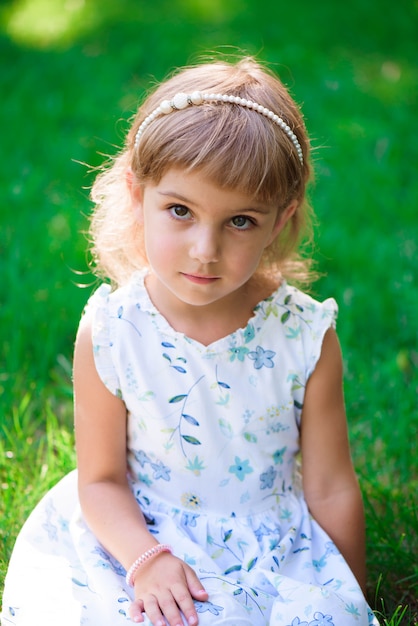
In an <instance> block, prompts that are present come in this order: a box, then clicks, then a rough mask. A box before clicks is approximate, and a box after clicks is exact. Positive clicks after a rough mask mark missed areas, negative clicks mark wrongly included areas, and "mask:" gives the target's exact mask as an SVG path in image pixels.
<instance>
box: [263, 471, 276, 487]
mask: <svg viewBox="0 0 418 626" xmlns="http://www.w3.org/2000/svg"><path fill="white" fill-rule="evenodd" d="M276 476H277V472H276V470H275V469H274V467H273V466H272V465H270V467H269V468H268V470H267V471H266V472H263V473H262V474H261V476H260V481H261V485H260V489H271V488H272V487H273V483H274V479H275V478H276Z"/></svg>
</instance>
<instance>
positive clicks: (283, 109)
mask: <svg viewBox="0 0 418 626" xmlns="http://www.w3.org/2000/svg"><path fill="white" fill-rule="evenodd" d="M197 90H198V91H202V92H203V91H205V92H214V93H221V94H227V95H233V96H239V97H241V98H245V99H247V100H252V101H253V102H257V103H258V104H261V105H262V106H264V107H266V108H268V109H271V110H272V111H274V112H275V113H276V114H277V115H279V116H280V117H281V118H283V120H284V121H285V122H286V123H287V124H288V126H289V127H290V128H291V129H292V131H293V132H294V133H295V134H296V136H297V139H298V141H299V144H300V146H301V148H302V152H303V164H301V162H300V159H299V157H298V155H297V152H296V150H295V147H294V145H293V144H292V142H291V141H290V140H289V137H288V136H287V135H286V134H285V133H284V132H283V130H282V129H281V128H279V127H278V126H277V125H276V124H273V123H272V122H271V120H269V119H267V118H265V117H264V116H262V115H260V114H259V113H257V112H255V111H252V110H249V109H247V108H244V107H242V106H239V105H236V104H229V103H228V104H226V103H212V102H210V103H204V104H202V105H200V106H190V107H188V108H186V109H183V110H179V111H175V112H173V113H171V114H169V115H162V116H160V117H157V118H156V119H154V120H153V121H152V122H151V123H150V124H148V125H147V127H146V128H145V130H144V132H143V133H142V134H141V138H140V141H139V145H138V146H137V147H136V148H135V145H134V144H135V136H136V133H137V131H138V128H139V126H140V125H141V123H142V122H143V121H144V119H145V118H146V117H147V116H148V115H149V114H150V113H151V112H152V111H153V110H154V109H155V108H156V107H157V106H158V105H159V104H160V103H161V101H163V100H165V99H168V100H171V99H172V98H173V96H174V95H175V94H176V93H179V92H185V93H192V92H194V91H197ZM309 151H310V146H309V139H308V136H307V133H306V130H305V126H304V123H303V119H302V115H301V113H300V111H299V109H298V107H297V105H296V104H295V102H294V101H293V99H292V98H291V96H290V95H289V93H288V91H287V89H286V88H285V87H284V85H283V84H282V83H281V81H280V80H279V79H278V78H277V77H276V76H275V75H273V74H272V73H271V72H270V71H269V70H267V69H265V68H263V67H262V66H261V65H260V64H259V63H258V62H256V61H255V60H254V59H252V58H248V57H246V58H244V59H241V60H240V61H239V62H237V63H229V62H220V61H217V62H213V63H204V64H201V65H197V66H192V67H188V68H186V69H183V70H181V71H179V72H177V73H175V74H174V75H173V76H172V77H171V78H169V79H168V80H167V81H165V82H163V83H161V84H160V85H159V87H157V88H156V89H155V90H154V91H153V93H151V94H150V95H149V97H148V98H147V99H146V100H145V102H144V103H143V105H142V106H141V107H140V108H139V110H138V112H137V114H136V116H135V118H134V120H133V123H132V126H131V128H130V131H129V133H128V134H127V137H126V142H125V146H124V148H123V149H122V151H121V152H120V153H119V155H118V156H117V157H116V158H115V159H114V160H112V161H111V164H110V166H109V167H106V168H104V170H103V171H102V172H101V173H100V174H99V175H98V177H97V178H96V181H95V183H94V185H93V189H92V199H93V202H94V203H95V209H94V211H93V215H92V218H91V225H90V236H91V241H92V254H93V261H94V270H95V272H96V274H98V275H99V276H101V277H107V278H110V279H111V281H112V282H113V283H115V284H116V285H121V284H123V283H125V282H126V281H127V280H128V279H129V277H130V276H131V274H132V273H133V272H134V271H136V270H138V269H140V268H142V267H144V266H146V265H147V259H146V255H145V251H144V246H143V236H142V230H141V225H140V224H139V223H138V221H137V219H136V216H135V213H134V211H133V209H132V206H131V196H130V192H129V188H128V184H127V172H128V171H129V168H130V169H131V170H132V174H133V176H134V178H135V180H136V181H138V182H139V183H140V184H147V183H158V182H159V181H160V180H161V178H162V177H163V176H164V175H165V173H166V172H167V171H168V170H169V169H171V168H173V167H176V168H183V169H185V170H187V171H192V170H195V171H199V172H202V173H203V174H204V175H205V176H208V178H209V179H210V180H211V181H212V182H213V183H214V184H216V185H219V186H220V187H222V188H225V189H234V190H237V191H240V192H242V193H245V194H248V195H250V196H253V197H254V198H255V199H257V200H259V201H262V202H269V203H274V204H277V209H278V215H279V214H280V212H281V211H283V210H284V209H285V208H286V207H287V206H289V204H290V203H291V202H292V201H294V200H296V201H297V203H298V206H297V209H296V211H295V212H294V214H293V215H292V217H291V219H290V220H289V221H288V223H287V226H286V228H285V229H284V230H283V231H282V232H281V233H280V234H279V236H278V237H277V238H276V240H275V241H274V242H273V243H272V244H271V245H270V246H269V247H268V248H267V249H266V251H265V253H264V255H263V258H262V261H261V266H260V268H259V271H263V272H279V273H280V274H281V275H282V276H283V277H285V278H286V279H289V280H292V281H293V282H296V283H298V284H303V283H307V282H308V281H309V280H310V279H311V277H312V274H311V273H310V260H309V259H308V258H303V257H302V256H301V253H300V247H301V242H302V240H307V239H308V238H309V236H310V224H311V214H310V207H309V205H308V203H307V202H306V185H307V182H308V180H309V177H310V173H311V172H310V165H309Z"/></svg>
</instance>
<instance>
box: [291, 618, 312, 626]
mask: <svg viewBox="0 0 418 626" xmlns="http://www.w3.org/2000/svg"><path fill="white" fill-rule="evenodd" d="M290 626H309V624H308V622H301V621H300V619H299V618H298V617H295V619H294V620H292V623H291V624H290Z"/></svg>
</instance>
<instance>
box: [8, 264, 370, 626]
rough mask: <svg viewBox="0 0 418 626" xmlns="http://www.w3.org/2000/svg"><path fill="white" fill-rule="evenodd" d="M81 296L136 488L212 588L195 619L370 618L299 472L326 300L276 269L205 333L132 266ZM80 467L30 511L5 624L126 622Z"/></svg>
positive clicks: (327, 313)
mask: <svg viewBox="0 0 418 626" xmlns="http://www.w3.org/2000/svg"><path fill="white" fill-rule="evenodd" d="M88 306H89V307H92V309H93V310H94V325H93V344H94V352H95V362H96V367H97V370H98V372H99V375H100V376H101V378H102V380H103V382H104V383H105V385H106V386H107V387H108V388H109V389H110V390H111V391H112V392H113V393H114V394H117V395H118V396H120V397H121V398H123V400H124V402H125V403H126V406H127V409H128V412H129V419H128V474H129V480H130V484H131V488H132V491H133V493H134V495H135V498H136V500H137V502H138V506H140V507H141V509H142V511H143V512H144V514H145V515H146V518H147V520H148V523H149V530H150V531H151V532H152V533H153V534H154V535H155V537H156V538H157V539H158V540H159V541H160V542H161V543H168V544H171V545H172V547H173V549H174V553H175V554H176V555H177V556H178V557H180V558H181V559H183V560H184V561H185V562H187V563H188V564H189V565H190V566H191V567H192V568H194V570H195V571H196V572H197V574H198V576H199V578H200V579H201V581H202V583H203V585H204V587H205V588H206V590H207V591H208V593H209V601H208V602H196V603H195V604H196V608H197V611H198V614H199V620H200V624H201V625H202V626H206V625H209V624H210V625H212V624H219V625H220V626H266V625H268V624H269V625H271V626H279V625H280V626H354V625H355V626H368V625H370V624H374V625H377V624H378V622H377V620H376V618H375V617H374V616H373V614H372V612H371V610H370V608H369V607H368V605H367V603H366V601H365V599H364V597H363V595H362V592H361V590H360V588H359V586H358V584H357V582H356V580H355V579H354V576H353V574H352V573H351V571H350V569H349V567H348V565H347V564H346V562H345V561H344V559H343V557H342V556H341V555H340V553H339V552H338V549H337V548H336V546H335V545H334V544H333V542H332V541H331V540H330V538H329V537H328V536H327V535H326V533H325V532H324V531H323V530H322V529H321V528H320V526H319V525H318V524H317V523H316V522H315V521H314V520H313V519H312V518H311V516H310V515H309V512H308V509H307V505H306V502H305V500H304V497H303V493H302V490H301V486H300V481H299V479H298V471H297V455H298V451H299V422H300V415H301V409H302V406H303V399H304V389H305V385H306V383H307V380H308V378H309V376H310V374H311V373H312V371H313V370H314V368H315V365H316V363H317V360H318V358H319V356H320V352H321V345H322V340H323V337H324V334H325V332H326V331H327V329H328V328H329V327H330V326H333V325H334V323H335V317H336V311H337V306H336V304H335V302H334V300H332V299H328V300H326V301H325V302H324V303H319V302H316V301H315V300H313V299H312V298H311V297H309V296H307V295H306V294H303V293H302V292H300V291H299V290H297V289H295V288H293V287H291V286H289V285H287V284H286V283H283V284H282V285H281V286H280V287H279V288H278V289H277V291H276V292H274V294H273V295H272V296H271V297H269V298H267V299H266V300H263V301H262V302H261V303H259V304H258V305H257V307H256V308H255V309H254V315H253V317H252V318H251V319H250V321H249V322H248V324H247V326H246V328H244V329H240V330H237V331H236V332H234V333H232V334H231V335H229V336H227V337H224V338H222V339H220V340H218V341H215V342H214V343H212V344H211V345H209V346H203V345H202V344H200V343H198V342H197V341H194V340H191V339H189V338H187V337H186V336H184V335H183V334H181V333H178V332H176V331H174V330H173V329H172V328H171V327H170V325H169V324H168V322H167V321H166V320H165V319H164V318H163V317H162V315H161V314H160V313H159V312H158V311H157V310H156V309H155V308H154V306H153V304H152V303H151V301H150V299H149V297H148V294H147V291H146V289H145V286H144V276H143V274H141V273H138V274H135V275H134V276H133V278H132V279H131V281H130V283H129V284H128V285H127V286H125V287H123V288H120V289H118V290H116V291H115V292H113V293H110V290H109V287H108V286H106V285H103V286H101V287H100V288H99V289H98V291H97V292H96V293H95V294H94V295H93V296H92V298H91V299H90V302H89V304H88ZM76 482H77V477H76V472H72V473H71V474H69V475H68V476H66V477H65V478H63V479H62V480H61V481H60V482H59V483H58V484H57V485H56V486H55V487H54V488H53V489H52V490H51V491H50V492H49V493H48V494H47V495H46V496H45V497H44V498H43V500H42V501H41V502H40V503H39V505H38V506H37V507H36V509H35V510H34V512H33V513H32V514H31V516H30V517H29V519H28V520H27V522H26V524H25V525H24V527H23V529H22V531H21V533H20V535H19V537H18V539H17V541H16V546H15V549H14V552H13V555H12V559H11V562H10V566H9V571H8V575H7V579H6V586H5V592H4V602H3V612H2V622H1V623H2V625H3V626H10V625H12V624H13V625H15V626H38V625H39V626H78V625H79V624H80V625H81V624H83V625H89V626H126V625H127V624H128V623H129V621H130V619H129V611H128V609H129V603H130V600H131V598H132V589H131V588H129V587H127V585H126V583H125V579H124V576H125V570H124V568H123V567H122V566H121V565H120V563H118V562H117V561H116V560H115V559H114V558H113V557H112V556H111V555H109V554H108V553H107V552H106V551H105V550H104V549H103V547H102V546H101V545H100V543H99V542H98V541H97V539H96V538H95V536H94V535H93V534H92V532H91V531H90V530H89V529H88V527H87V526H86V524H85V522H84V520H83V516H82V513H81V511H80V507H79V502H78V497H77V485H76ZM146 624H149V621H148V620H146Z"/></svg>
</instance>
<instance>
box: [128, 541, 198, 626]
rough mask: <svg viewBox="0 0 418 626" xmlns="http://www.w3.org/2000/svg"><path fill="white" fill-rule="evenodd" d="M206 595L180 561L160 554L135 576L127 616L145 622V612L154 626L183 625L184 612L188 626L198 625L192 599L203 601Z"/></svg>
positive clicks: (192, 572) (168, 555) (195, 578)
mask: <svg viewBox="0 0 418 626" xmlns="http://www.w3.org/2000/svg"><path fill="white" fill-rule="evenodd" d="M208 597H209V596H208V594H207V592H206V591H205V589H204V588H203V586H202V583H201V582H200V580H199V579H198V577H197V576H196V574H195V572H194V571H193V570H192V568H191V567H189V566H188V565H187V564H186V563H184V562H183V561H182V560H181V559H178V558H177V557H175V556H173V555H172V554H168V553H163V554H159V555H158V556H156V557H155V558H153V559H152V560H151V561H149V562H148V563H145V564H144V565H142V566H141V568H140V569H139V570H138V572H137V574H136V575H135V598H136V599H135V601H134V602H133V603H132V604H131V607H130V615H131V618H132V620H133V621H134V622H136V623H139V622H143V621H144V616H143V615H142V613H144V612H145V613H146V614H147V617H148V618H149V619H150V620H151V622H152V624H153V626H165V625H166V621H165V620H167V622H168V624H169V626H183V619H182V617H181V614H180V613H183V615H184V617H185V618H186V622H187V623H188V624H190V626H196V625H197V624H198V621H199V620H198V617H197V613H196V609H195V606H194V604H193V599H195V600H199V601H200V602H205V601H206V600H207V599H208Z"/></svg>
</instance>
